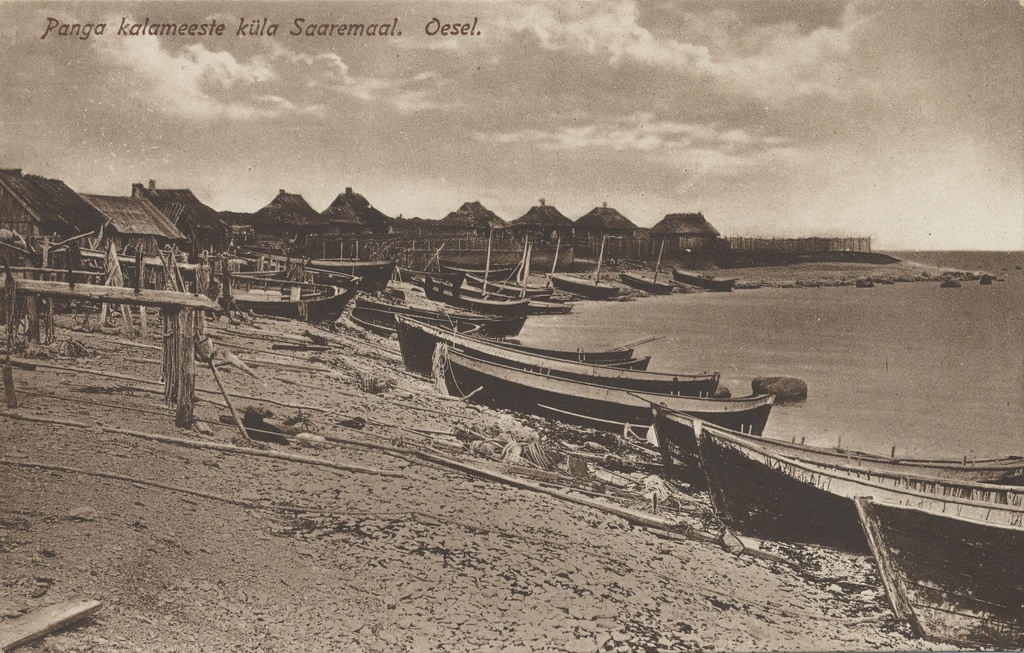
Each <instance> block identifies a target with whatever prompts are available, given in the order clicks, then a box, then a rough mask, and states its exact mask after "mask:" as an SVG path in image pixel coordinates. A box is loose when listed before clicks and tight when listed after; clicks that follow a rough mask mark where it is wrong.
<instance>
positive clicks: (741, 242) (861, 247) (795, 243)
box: [727, 236, 871, 252]
mask: <svg viewBox="0 0 1024 653" xmlns="http://www.w3.org/2000/svg"><path fill="white" fill-rule="evenodd" d="M727 241H728V243H729V249H731V250H737V251H745V252H870V251H871V238H870V237H868V238H741V237H738V236H734V237H731V238H728V239H727Z"/></svg>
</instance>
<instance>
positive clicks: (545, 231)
mask: <svg viewBox="0 0 1024 653" xmlns="http://www.w3.org/2000/svg"><path fill="white" fill-rule="evenodd" d="M575 227H576V223H574V222H573V221H572V220H570V219H569V218H567V217H565V216H564V215H562V212H561V211H559V210H558V209H556V208H555V207H553V206H551V205H549V204H547V203H546V202H545V201H544V199H543V198H541V200H540V204H538V205H537V206H533V207H531V208H530V210H529V211H527V212H526V213H525V214H524V215H522V216H520V217H518V218H516V219H515V220H513V221H512V222H510V223H509V225H508V232H509V233H510V234H512V235H514V236H529V237H531V238H532V239H533V240H536V241H548V242H555V241H557V240H559V239H562V240H563V241H564V240H568V239H570V238H572V235H573V230H574V229H575Z"/></svg>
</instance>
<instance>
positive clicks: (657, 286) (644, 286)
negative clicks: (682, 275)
mask: <svg viewBox="0 0 1024 653" xmlns="http://www.w3.org/2000/svg"><path fill="white" fill-rule="evenodd" d="M619 278H620V279H622V283H624V284H626V285H627V286H631V287H633V288H637V289H639V290H643V291H644V292H649V293H651V294H652V295H671V294H672V293H673V292H674V291H675V289H676V285H675V284H674V283H658V282H655V281H652V280H650V279H644V278H643V277H638V276H636V275H633V274H626V273H625V272H623V273H622V274H620V275H619Z"/></svg>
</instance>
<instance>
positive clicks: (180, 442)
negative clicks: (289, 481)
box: [0, 411, 405, 478]
mask: <svg viewBox="0 0 1024 653" xmlns="http://www.w3.org/2000/svg"><path fill="white" fill-rule="evenodd" d="M0 417H6V418H8V419H15V420H20V421H23V422H38V423H40V424H56V425H58V426H69V427H72V428H80V429H86V430H93V429H99V430H101V431H103V432H104V433H118V434H121V435H128V436H131V437H133V438H140V439H143V440H152V441H154V442H163V443H165V444H173V445H177V446H181V447H188V448H191V449H208V450H211V451H224V452H228V453H239V454H244V455H247V456H257V457H260V458H275V459H277V460H287V461H289V462H293V463H300V464H304V465H314V466H317V467H328V468H330V469H337V470H340V471H343V472H354V473H358V474H371V475H374V476H392V477H395V478H404V477H405V474H402V473H400V472H389V471H387V470H383V469H374V468H372V467H361V466H358V465H345V464H342V463H336V462H333V461H330V460H321V459H320V458H313V457H311V456H301V455H298V454H291V453H283V452H280V451H260V450H257V449H248V448H246V447H236V446H234V445H230V444H220V443H217V442H197V441H195V440H186V439H185V438H176V437H173V436H169V435H157V434H155V433H143V432H141V431H131V430H128V429H118V428H113V427H110V426H105V425H103V424H96V425H92V424H85V423H83V422H74V421H71V420H59V419H51V418H48V417H34V416H29V415H21V414H18V413H12V412H10V411H0Z"/></svg>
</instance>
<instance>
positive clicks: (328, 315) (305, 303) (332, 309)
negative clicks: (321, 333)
mask: <svg viewBox="0 0 1024 653" xmlns="http://www.w3.org/2000/svg"><path fill="white" fill-rule="evenodd" d="M329 287H330V288H333V290H334V291H335V292H334V293H333V294H331V295H330V296H327V297H323V298H319V299H310V300H299V301H289V300H286V299H282V300H280V301H264V300H258V299H252V298H247V297H246V294H245V293H238V294H237V295H234V296H233V297H232V299H233V300H234V304H235V307H236V308H237V309H238V310H240V311H242V312H245V313H248V312H252V313H256V314H258V315H273V316H276V317H286V318H290V319H293V320H300V321H303V322H333V321H334V320H337V319H338V318H339V317H341V315H342V313H343V312H344V311H345V307H346V306H347V305H348V303H349V301H351V300H352V298H353V297H355V295H356V289H355V288H347V289H342V288H336V287H334V286H329Z"/></svg>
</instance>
